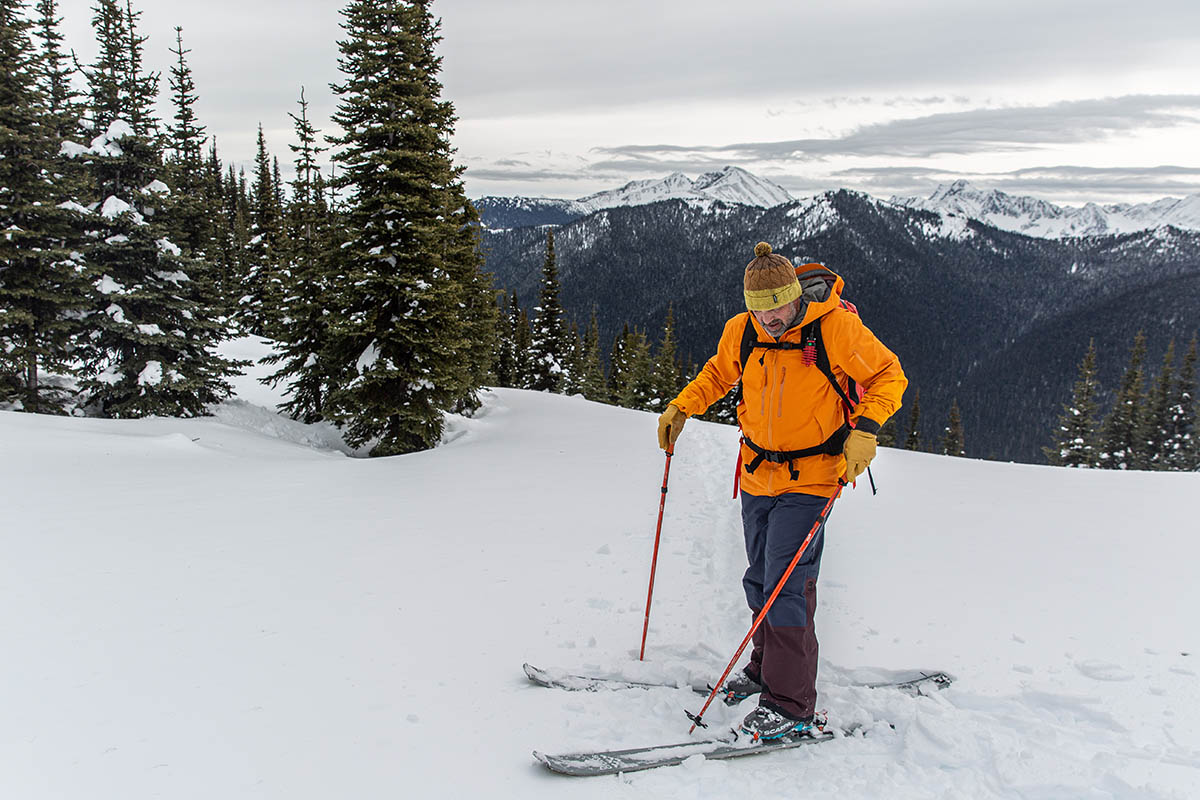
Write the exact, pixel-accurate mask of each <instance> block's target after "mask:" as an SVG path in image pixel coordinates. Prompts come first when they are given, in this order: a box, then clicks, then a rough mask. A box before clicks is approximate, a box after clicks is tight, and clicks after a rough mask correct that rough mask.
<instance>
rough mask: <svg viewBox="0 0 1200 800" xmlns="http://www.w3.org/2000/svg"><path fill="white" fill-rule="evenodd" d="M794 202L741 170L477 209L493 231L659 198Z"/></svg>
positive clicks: (506, 200)
mask: <svg viewBox="0 0 1200 800" xmlns="http://www.w3.org/2000/svg"><path fill="white" fill-rule="evenodd" d="M793 199H794V198H793V197H792V196H791V195H790V194H788V192H787V190H786V189H784V188H783V187H782V186H779V185H778V184H775V183H771V182H770V181H768V180H764V179H763V178H760V177H758V176H757V175H753V174H751V173H749V172H747V171H746V170H744V169H742V168H740V167H728V166H727V167H723V168H721V169H719V170H715V171H713V172H706V173H704V174H703V175H701V176H700V177H698V178H696V180H692V179H691V178H689V177H688V176H686V175H684V174H683V173H682V172H672V173H671V174H670V175H668V176H666V177H665V178H660V179H657V180H653V179H652V180H640V181H630V182H629V183H627V184H625V185H624V186H622V187H620V188H619V189H609V190H606V191H603V192H596V193H595V194H590V195H588V196H586V197H581V198H579V199H578V200H560V199H556V198H549V197H483V198H480V199H479V200H476V201H475V206H476V207H477V208H478V209H479V211H480V213H481V214H482V215H483V218H484V223H485V224H486V225H487V226H488V227H489V228H493V229H496V228H510V227H521V226H523V225H560V224H565V223H567V222H570V221H571V220H573V219H578V218H579V217H584V216H587V215H588V214H593V213H595V212H597V211H602V210H604V209H606V208H618V207H628V206H643V205H647V204H649V203H657V202H659V201H661V200H688V201H697V202H701V203H705V202H707V203H711V202H713V201H721V202H723V203H731V204H736V205H745V206H757V207H759V208H764V209H765V208H773V207H775V206H778V205H782V204H784V203H790V202H791V201H792V200H793Z"/></svg>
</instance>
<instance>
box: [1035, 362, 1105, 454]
mask: <svg viewBox="0 0 1200 800" xmlns="http://www.w3.org/2000/svg"><path fill="white" fill-rule="evenodd" d="M1099 394H1100V384H1099V382H1098V381H1097V379H1096V341H1095V340H1094V339H1093V340H1092V341H1091V342H1089V343H1088V349H1087V353H1086V354H1084V357H1083V361H1082V362H1080V364H1079V375H1078V377H1077V378H1076V379H1075V389H1074V391H1073V393H1072V395H1071V402H1069V403H1067V404H1066V405H1065V406H1063V413H1062V415H1061V416H1060V417H1059V418H1058V429H1057V435H1056V437H1055V443H1054V446H1053V447H1046V448H1043V450H1042V452H1043V453H1045V454H1046V459H1047V460H1048V461H1049V462H1050V463H1051V464H1053V465H1054V466H1059V467H1080V468H1083V469H1090V468H1094V467H1096V466H1098V465H1099V452H1100V443H1099V439H1098V432H1097V428H1098V425H1099V422H1098V415H1099V411H1098V408H1099V406H1098V403H1097V397H1098V396H1099Z"/></svg>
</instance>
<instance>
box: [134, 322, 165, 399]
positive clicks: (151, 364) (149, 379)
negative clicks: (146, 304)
mask: <svg viewBox="0 0 1200 800" xmlns="http://www.w3.org/2000/svg"><path fill="white" fill-rule="evenodd" d="M143 327H146V326H143V325H139V326H138V329H139V330H141V329H142V328H143ZM151 327H155V328H157V327H158V326H157V325H154V326H151ZM142 333H146V331H142ZM162 380H163V368H162V362H160V361H147V362H146V367H145V368H144V369H143V370H142V372H141V374H139V375H138V379H137V382H138V386H157V385H158V384H160V383H162Z"/></svg>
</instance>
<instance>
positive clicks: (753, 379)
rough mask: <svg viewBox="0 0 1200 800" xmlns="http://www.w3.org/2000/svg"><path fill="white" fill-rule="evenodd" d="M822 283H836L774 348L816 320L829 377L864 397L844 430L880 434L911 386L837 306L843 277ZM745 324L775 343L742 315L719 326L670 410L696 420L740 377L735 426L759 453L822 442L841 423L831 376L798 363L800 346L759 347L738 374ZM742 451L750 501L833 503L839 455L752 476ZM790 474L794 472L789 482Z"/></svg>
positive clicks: (762, 467) (764, 467) (773, 466)
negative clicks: (798, 497)
mask: <svg viewBox="0 0 1200 800" xmlns="http://www.w3.org/2000/svg"><path fill="white" fill-rule="evenodd" d="M813 268H818V269H823V268H821V267H820V265H817V264H806V265H804V267H803V268H802V269H804V270H812V269H813ZM800 271H801V269H797V272H800ZM810 274H811V273H810ZM827 277H828V278H830V279H833V283H832V286H831V287H830V289H829V291H828V293H827V296H825V297H824V299H822V300H820V301H816V300H813V301H810V302H809V303H808V304H807V307H806V308H805V310H804V315H803V318H802V319H799V320H797V322H796V324H795V325H793V326H792V327H791V328H789V329H788V330H787V331H785V332H784V333H783V335H782V336H780V338H779V341H780V342H795V343H797V345H799V344H801V342H800V340H801V334H800V330H801V328H802V327H804V326H805V325H807V324H808V323H810V322H812V321H813V320H815V319H817V318H820V319H821V322H820V327H821V338H822V339H823V341H824V344H825V349H826V351H827V352H828V354H829V362H830V367H831V368H832V370H833V375H834V377H835V378H837V379H838V382H839V383H840V385H841V386H842V388H843V389H845V388H846V387H847V384H848V380H847V378H853V379H854V381H855V382H856V383H857V384H858V385H859V386H861V387H862V388H863V390H864V392H863V396H862V399H861V400H860V401H859V403H858V404H857V406H856V407H855V409H854V411H853V412H852V414H851V418H850V422H851V424H852V425H855V426H857V427H860V428H861V429H862V430H865V431H868V432H870V433H878V432H879V428H880V426H881V425H882V424H883V423H884V422H886V421H887V420H888V418H889V417H891V416H892V415H893V414H894V413H896V411H897V410H898V409H899V408H900V402H901V398H902V397H903V395H904V389H905V387H906V386H907V385H908V379H907V378H906V377H905V376H904V371H903V370H902V369H901V367H900V359H898V358H897V357H896V354H895V353H893V352H892V351H891V350H889V349H888V348H887V347H885V346H884V345H883V343H882V342H880V341H879V339H878V338H876V336H875V334H873V333H872V332H871V331H870V329H868V328H867V326H866V325H864V324H863V322H862V320H861V319H860V318H859V316H858V315H857V314H855V313H853V312H852V311H849V310H847V309H844V308H842V307H841V306H840V303H841V293H842V289H843V288H844V286H845V282H844V281H843V280H842V278H841V277H840V276H837V275H835V274H834V273H833V272H831V271H828V276H827ZM747 318H749V321H750V323H751V324H752V325H753V326H754V329H755V332H756V333H757V335H758V339H759V341H762V342H769V341H771V340H772V337H771V335H770V334H768V333H767V332H766V331H765V330H764V329H763V328H762V326H761V325H759V324H758V320H756V319H754V315H753V314H751V313H750V312H749V311H746V312H743V313H741V314H738V315H737V316H735V317H733V318H732V319H730V320H729V321H728V322H726V323H725V330H724V331H723V332H722V333H721V341H720V342H719V343H718V345H717V353H716V355H714V356H713V357H712V358H710V359H709V360H708V362H707V363H706V364H705V365H704V368H703V369H702V370H701V371H700V374H699V375H697V376H696V378H695V379H694V380H693V381H692V382H691V383H689V384H688V385H687V386H686V387H685V388H684V389H683V391H682V392H680V393H679V395H678V396H677V397H676V398H675V399H674V400H672V401H671V403H672V404H673V405H675V406H678V407H679V409H680V410H681V411H683V412H684V413H685V414H687V415H688V416H689V417H691V416H695V415H697V414H703V413H704V412H705V411H706V410H707V409H708V407H709V406H710V405H712V404H713V403H715V402H716V401H717V400H720V399H721V398H722V397H724V396H725V395H726V394H727V393H728V392H729V390H730V389H732V388H733V387H734V385H736V384H737V382H738V381H739V380H741V382H742V401H741V402H740V403H739V404H738V410H737V415H738V424H739V425H740V426H741V429H742V431H743V433H744V434H745V436H746V437H748V438H749V439H750V440H751V441H753V442H754V443H755V444H757V445H758V446H759V447H760V448H762V449H765V450H771V451H792V450H803V449H806V448H809V447H814V446H817V445H820V444H821V443H823V442H825V441H826V440H827V439H829V437H830V436H831V435H832V434H834V433H835V432H836V431H837V430H838V429H839V428H840V427H842V425H844V424H845V422H846V406H845V403H844V402H843V401H842V399H841V398H840V397H839V396H838V393H837V392H836V391H835V390H834V388H833V386H831V385H830V383H829V380H828V378H826V376H825V375H824V374H823V373H822V372H821V371H820V370H819V369H818V368H817V367H816V366H815V365H812V364H808V363H806V362H805V360H804V358H803V355H802V352H801V350H800V349H789V350H781V349H763V348H756V349H755V350H753V351H752V352H751V354H750V358H749V360H748V361H747V362H746V368H745V372H744V373H743V371H742V363H741V345H742V336H743V333H744V332H745V329H746V322H747ZM741 448H742V452H741V464H742V466H741V467H739V469H740V470H741V473H740V480H741V488H742V490H743V491H745V492H749V493H750V494H754V495H765V496H771V497H774V496H778V495H781V494H786V493H788V492H802V493H804V494H812V495H819V496H821V497H831V496H832V495H833V493H834V492H835V491H836V490H837V486H838V479H839V478H840V477H841V476H842V475H843V474H844V473H845V469H846V460H845V458H844V457H843V456H842V455H840V454H838V455H814V456H808V457H805V458H800V459H797V460H796V461H795V462H794V465H789V464H787V463H774V462H770V461H767V462H762V463H760V464H759V465H758V466H757V468H756V469H754V470H753V471H749V470H747V468H746V465H748V464H750V463H751V462H752V461H753V460H754V459H755V455H756V454H755V453H754V451H752V450H751V449H750V447H749V446H748V445H746V444H745V443H744V442H743V443H742V444H741ZM793 470H794V471H795V473H797V474H796V477H795V478H794V479H793V477H792V476H793Z"/></svg>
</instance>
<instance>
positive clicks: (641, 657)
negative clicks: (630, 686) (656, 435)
mask: <svg viewBox="0 0 1200 800" xmlns="http://www.w3.org/2000/svg"><path fill="white" fill-rule="evenodd" d="M673 450H674V448H671V449H669V450H667V466H666V467H665V468H664V469H663V485H662V499H661V500H659V501H658V526H657V527H656V528H655V529H654V556H653V557H652V558H651V559H650V588H649V589H648V590H647V591H646V621H645V622H643V623H642V649H641V651H640V652H639V653H638V661H645V660H646V632H647V631H648V630H650V601H651V600H653V599H654V571H655V569H657V568H658V542H659V539H661V538H662V519H663V509H665V508H666V507H667V477H668V476H670V474H671V456H672V455H674V452H673Z"/></svg>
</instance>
